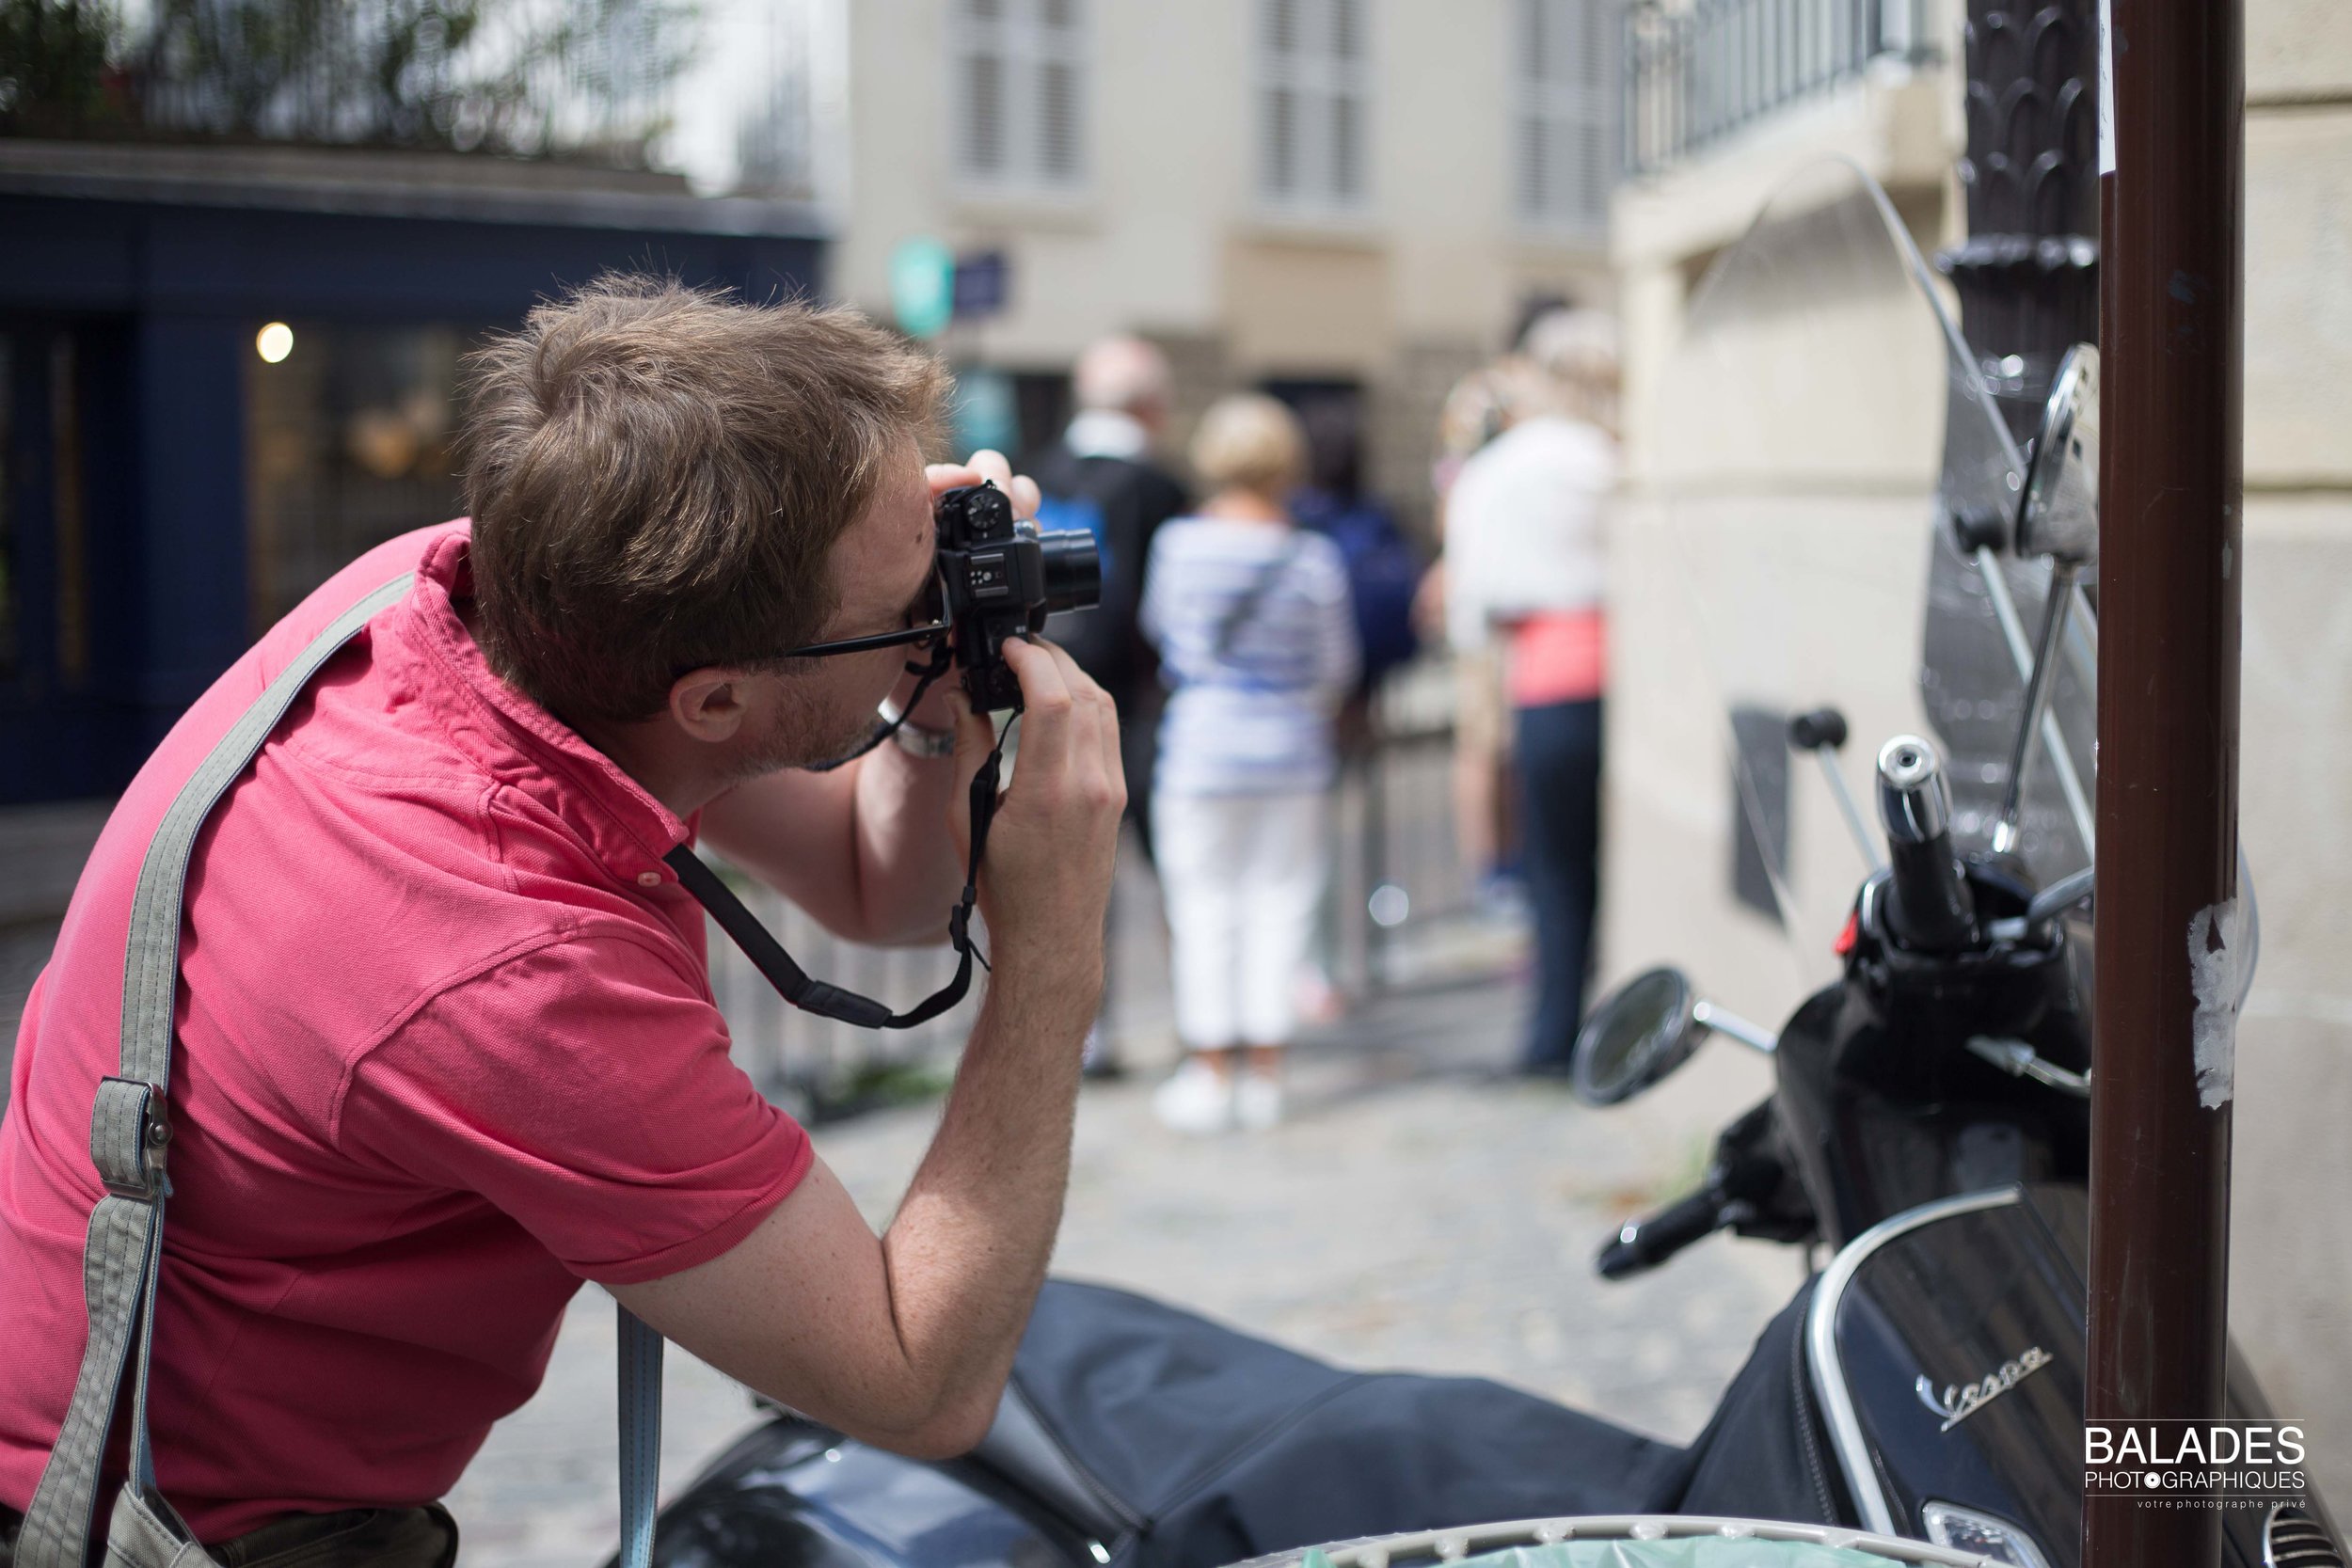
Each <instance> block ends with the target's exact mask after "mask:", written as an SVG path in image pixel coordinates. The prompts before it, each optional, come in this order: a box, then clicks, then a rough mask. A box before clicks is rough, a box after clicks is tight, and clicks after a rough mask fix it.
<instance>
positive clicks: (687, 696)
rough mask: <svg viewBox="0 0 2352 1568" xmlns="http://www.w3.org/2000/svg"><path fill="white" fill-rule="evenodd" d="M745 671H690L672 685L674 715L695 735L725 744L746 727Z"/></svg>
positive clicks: (706, 740)
mask: <svg viewBox="0 0 2352 1568" xmlns="http://www.w3.org/2000/svg"><path fill="white" fill-rule="evenodd" d="M744 695H745V692H744V673H743V672H742V671H740V670H727V669H721V668H716V667H713V668H711V669H707V670H690V671H688V672H687V673H685V674H683V675H680V676H679V677H678V678H677V679H676V680H675V681H673V682H671V684H670V718H671V720H672V721H674V722H675V724H676V725H677V727H678V728H679V729H681V730H684V731H685V732H686V733H687V735H689V736H691V737H692V738H694V739H696V740H700V741H704V742H706V743H707V744H709V745H714V746H716V745H723V744H724V743H725V742H727V741H729V740H732V739H734V738H735V735H736V732H737V731H738V730H740V729H741V728H742V727H743V718H744V714H745V712H746V709H745V707H744V705H743V699H744Z"/></svg>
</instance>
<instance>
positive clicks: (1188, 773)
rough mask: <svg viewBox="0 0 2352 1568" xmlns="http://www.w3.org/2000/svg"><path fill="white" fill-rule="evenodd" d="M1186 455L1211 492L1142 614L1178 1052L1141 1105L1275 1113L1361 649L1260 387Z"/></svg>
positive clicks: (1212, 1126) (1282, 426)
mask: <svg viewBox="0 0 2352 1568" xmlns="http://www.w3.org/2000/svg"><path fill="white" fill-rule="evenodd" d="M1192 461H1193V467H1194V468H1195V470H1196V471H1197V472H1198V473H1199V474H1200V479H1201V482H1202V483H1204V484H1206V485H1208V486H1210V488H1211V494H1210V496H1209V499H1208V500H1207V501H1206V502H1204V503H1203V504H1202V506H1201V507H1200V511H1199V512H1198V513H1197V514H1195V515H1192V516H1189V517H1183V518H1178V519H1176V520H1174V521H1171V522H1169V523H1168V524H1167V525H1166V526H1165V527H1164V528H1162V529H1161V530H1160V532H1159V536H1158V538H1157V539H1155V540H1154V541H1153V543H1152V559H1151V564H1150V568H1149V570H1148V572H1147V574H1146V578H1145V585H1144V598H1143V613H1142V624H1143V629H1144V633H1145V635H1146V636H1147V637H1149V638H1151V639H1152V641H1153V642H1154V643H1156V644H1157V646H1158V648H1159V651H1160V660H1161V677H1162V680H1163V681H1164V683H1165V684H1166V685H1167V686H1168V689H1169V696H1168V711H1167V715H1166V717H1165V719H1164V720H1163V721H1162V722H1161V726H1160V749H1159V762H1158V768H1157V772H1156V774H1155V777H1154V781H1153V788H1152V826H1153V834H1154V842H1155V844H1156V846H1157V850H1158V865H1159V872H1160V884H1161V887H1162V889H1163V891H1164V892H1165V894H1166V896H1167V900H1168V933H1169V940H1170V946H1171V952H1170V971H1171V974H1172V977H1173V980H1174V989H1175V1001H1176V1032H1177V1035H1178V1037H1180V1038H1181V1039H1182V1041H1183V1042H1184V1047H1185V1051H1186V1055H1185V1058H1184V1063H1183V1065H1182V1066H1180V1067H1179V1068H1178V1069H1177V1070H1176V1072H1175V1074H1174V1075H1173V1076H1172V1077H1170V1078H1169V1079H1168V1082H1167V1083H1165V1084H1163V1085H1160V1088H1159V1090H1158V1092H1157V1093H1156V1094H1155V1095H1154V1097H1153V1106H1154V1108H1155V1109H1156V1110H1157V1112H1158V1113H1159V1116H1160V1118H1161V1119H1162V1120H1163V1121H1165V1122H1166V1123H1168V1125H1169V1126H1170V1127H1173V1128H1176V1129H1178V1130H1180V1131H1183V1132H1220V1131H1223V1130H1225V1129H1226V1128H1229V1127H1233V1126H1239V1127H1243V1128H1249V1129H1258V1128H1265V1127H1271V1126H1273V1125H1274V1124H1275V1123H1276V1122H1278V1121H1279V1120H1280V1119H1281V1116H1282V1088H1281V1078H1280V1072H1281V1060H1282V1051H1283V1048H1284V1047H1286V1046H1287V1045H1289V1043H1290V1040H1291V1036H1292V1033H1293V1031H1294V1029H1295V1025H1296V1022H1297V1017H1296V1011H1295V989H1294V988H1295V981H1296V979H1297V974H1298V969H1299V965H1300V963H1301V961H1302V960H1303V959H1304V958H1306V956H1307V952H1308V947H1309V944H1310V942H1311V940H1312V937H1313V931H1314V916H1315V904H1316V900H1317V898H1318V897H1319V896H1320V895H1321V892H1322V889H1323V882H1324V878H1325V875H1326V868H1327V862H1328V853H1329V851H1328V842H1327V836H1326V832H1325V822H1326V812H1327V800H1328V796H1329V793H1330V788H1331V782H1332V776H1333V773H1334V770H1335V766H1336V753H1335V750H1334V747H1333V742H1332V722H1331V721H1332V714H1333V712H1334V711H1335V710H1336V708H1337V707H1338V705H1339V704H1340V702H1341V700H1342V699H1343V698H1344V697H1345V696H1346V694H1347V692H1348V690H1349V689H1351V688H1352V687H1353V686H1354V684H1355V681H1356V672H1357V669H1358V665H1359V656H1358V652H1357V647H1356V628H1355V620H1354V614H1353V611H1352V610H1351V609H1350V607H1349V600H1348V592H1347V566H1346V562H1345V561H1344V560H1343V558H1342V556H1341V554H1340V550H1339V547H1338V546H1336V545H1334V544H1332V542H1331V541H1330V540H1329V539H1327V538H1325V537H1323V536H1322V535H1320V534H1315V533H1311V532H1307V531H1303V530H1300V529H1299V528H1297V527H1296V526H1295V523H1294V522H1293V520H1292V518H1291V516H1290V515H1289V513H1288V512H1287V511H1286V510H1285V509H1284V505H1283V498H1285V497H1286V496H1287V495H1289V494H1290V492H1291V491H1292V490H1293V489H1294V488H1295V486H1296V485H1297V484H1298V483H1299V482H1300V480H1301V479H1302V478H1304V477H1305V470H1306V451H1305V441H1304V438H1303V436H1302V435H1301V433H1300V430H1299V426H1298V421H1297V420H1296V419H1295V418H1294V417H1293V416H1292V414H1291V413H1290V411H1289V410H1288V409H1287V408H1285V407H1283V406H1282V404H1279V403H1278V402H1276V401H1275V400H1274V399H1272V398H1269V397H1263V396H1258V395H1254V394H1252V395H1247V396H1240V397H1231V398H1226V399H1224V400H1222V401H1220V402H1219V403H1217V404H1215V405H1214V406H1212V407H1211V408H1210V409H1209V411H1208V413H1207V414H1206V415H1205V416H1204V417H1203V418H1202V420H1201V422H1200V432H1199V434H1198V436H1196V437H1195V439H1194V441H1193V447H1192ZM1237 1058H1245V1059H1240V1060H1237Z"/></svg>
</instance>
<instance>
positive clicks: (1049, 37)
mask: <svg viewBox="0 0 2352 1568" xmlns="http://www.w3.org/2000/svg"><path fill="white" fill-rule="evenodd" d="M952 4H953V5H954V7H955V26H954V28H953V30H952V33H951V35H950V36H951V37H952V39H953V40H954V43H953V48H954V59H953V60H952V61H951V62H950V69H951V70H952V71H953V101H954V106H955V119H954V135H955V167H956V172H957V173H958V174H959V175H961V176H962V177H963V178H965V179H967V180H971V181H974V182H977V183H980V184H983V185H993V186H1001V187H1006V188H1009V189H1014V190H1037V191H1069V190H1075V189H1078V188H1080V187H1082V186H1083V185H1084V184H1085V183H1086V179H1087V145H1086V142H1087V138H1086V116H1087V90H1086V89H1087V82H1086V0H952Z"/></svg>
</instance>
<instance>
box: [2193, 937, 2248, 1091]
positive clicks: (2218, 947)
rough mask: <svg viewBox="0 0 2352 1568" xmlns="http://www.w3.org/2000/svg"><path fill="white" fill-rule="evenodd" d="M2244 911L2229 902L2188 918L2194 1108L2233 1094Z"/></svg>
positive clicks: (2244, 946)
mask: <svg viewBox="0 0 2352 1568" xmlns="http://www.w3.org/2000/svg"><path fill="white" fill-rule="evenodd" d="M2246 935H2247V933H2246V916H2245V906H2244V905H2243V904H2241V903H2240V902H2239V901H2238V900H2237V899H2235V898H2225V899H2223V900H2222V901H2221V902H2220V903H2218V904H2209V905H2207V906H2206V907H2205V908H2203V909H2201V910H2199V911H2197V912H2196V913H2195V914H2193V915H2191V916H2190V917H2189V921H2188V983H2189V989H2190V990H2191V991H2192V992H2193V993H2194V994H2195V995H2196V998H2197V1013H2196V1017H2195V1019H2194V1020H2193V1021H2192V1022H2191V1023H2190V1026H2189V1029H2190V1037H2191V1041H2192V1043H2193V1045H2194V1047H2195V1054H2196V1061H2197V1103H2198V1104H2200V1105H2202V1106H2203V1107H2204V1108H2205V1109H2207V1110H2209V1111H2210V1110H2213V1109H2215V1108H2216V1107H2217V1106H2221V1105H2226V1104H2228V1103H2229V1102H2230V1098H2231V1096H2233V1094H2235V1093H2236V1092H2237V1015H2238V1004H2239V1003H2240V1002H2241V1001H2242V1000H2243V999H2244V997H2245V991H2246V988H2245V986H2244V984H2243V981H2244V978H2245V974H2246V965H2247V963H2248V961H2249V959H2250V958H2252V956H2253V955H2252V954H2251V952H2250V951H2249V944H2248V942H2247V940H2246Z"/></svg>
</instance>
